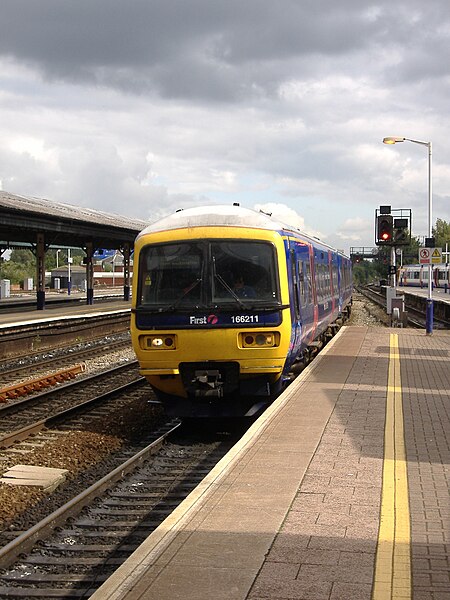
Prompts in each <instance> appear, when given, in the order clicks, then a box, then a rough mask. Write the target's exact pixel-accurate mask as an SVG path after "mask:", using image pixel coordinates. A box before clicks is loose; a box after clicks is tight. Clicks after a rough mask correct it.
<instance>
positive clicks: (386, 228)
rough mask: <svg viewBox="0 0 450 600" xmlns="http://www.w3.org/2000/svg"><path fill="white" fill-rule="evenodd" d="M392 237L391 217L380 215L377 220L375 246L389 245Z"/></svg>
mask: <svg viewBox="0 0 450 600" xmlns="http://www.w3.org/2000/svg"><path fill="white" fill-rule="evenodd" d="M392 237H393V220H392V215H380V216H379V217H378V218H377V244H378V245H380V244H390V243H391V242H392Z"/></svg>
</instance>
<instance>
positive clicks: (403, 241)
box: [394, 219, 410, 246]
mask: <svg viewBox="0 0 450 600" xmlns="http://www.w3.org/2000/svg"><path fill="white" fill-rule="evenodd" d="M409 242H410V235H409V231H408V219H394V246H407V245H408V244H409Z"/></svg>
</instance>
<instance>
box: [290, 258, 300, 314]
mask: <svg viewBox="0 0 450 600" xmlns="http://www.w3.org/2000/svg"><path fill="white" fill-rule="evenodd" d="M296 267H297V265H296V264H295V253H294V250H291V268H292V280H293V282H294V309H295V318H296V319H299V318H300V305H299V281H298V274H297V268H296Z"/></svg>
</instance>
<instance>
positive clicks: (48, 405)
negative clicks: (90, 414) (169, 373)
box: [0, 361, 145, 448]
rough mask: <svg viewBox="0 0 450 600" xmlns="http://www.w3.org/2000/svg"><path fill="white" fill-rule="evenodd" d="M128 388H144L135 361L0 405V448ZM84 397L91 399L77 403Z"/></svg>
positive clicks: (21, 439) (143, 382) (8, 445)
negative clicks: (124, 387)
mask: <svg viewBox="0 0 450 600" xmlns="http://www.w3.org/2000/svg"><path fill="white" fill-rule="evenodd" d="M129 385H132V386H135V385H139V386H143V385H145V379H144V378H143V377H140V376H139V374H138V371H137V361H133V362H132V363H128V364H126V365H120V366H118V367H117V366H116V367H113V368H112V369H108V370H106V371H102V372H101V373H97V374H95V375H91V376H89V377H86V378H85V379H81V380H79V381H72V382H69V383H66V384H64V385H62V386H60V387H59V388H58V389H55V390H50V391H45V392H41V393H38V394H35V395H33V396H31V397H29V398H25V399H23V400H20V401H17V402H14V403H12V404H7V405H3V406H1V407H0V447H1V448H8V447H10V446H11V445H12V444H13V443H14V442H16V441H23V440H24V439H26V438H27V437H29V436H30V435H32V434H35V433H36V432H37V431H40V430H42V429H44V428H45V427H50V426H53V425H54V424H55V423H56V422H57V421H60V420H61V419H63V418H67V417H69V416H72V415H73V414H74V413H76V412H80V411H83V410H86V409H88V408H91V407H93V406H95V405H98V404H100V403H102V402H105V401H106V400H109V399H110V398H111V397H112V396H113V395H114V394H117V393H118V392H120V391H121V388H123V386H129ZM126 389H128V387H127V388H126ZM87 395H90V396H91V397H90V398H89V399H88V400H83V401H82V402H80V396H81V397H86V396H87Z"/></svg>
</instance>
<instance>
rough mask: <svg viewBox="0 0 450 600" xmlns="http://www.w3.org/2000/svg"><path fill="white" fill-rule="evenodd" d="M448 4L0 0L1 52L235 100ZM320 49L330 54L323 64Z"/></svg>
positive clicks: (384, 37) (143, 87) (49, 70)
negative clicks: (309, 64)
mask: <svg viewBox="0 0 450 600" xmlns="http://www.w3.org/2000/svg"><path fill="white" fill-rule="evenodd" d="M443 2H444V0H443ZM443 6H444V4H443V3H441V2H434V3H431V8H430V4H427V5H423V3H420V2H418V1H416V0H414V1H410V2H400V3H399V2H397V3H390V2H387V0H383V1H380V2H378V4H377V5H376V6H375V7H373V8H372V7H370V6H367V5H366V4H365V3H361V2H358V1H357V0H344V1H342V2H339V3H336V2H335V1H334V0H327V1H324V0H323V1H319V2H317V1H315V2H313V1H312V0H309V1H304V2H297V1H294V0H284V1H280V2H272V0H266V1H264V0H246V1H245V2H242V1H239V2H238V1H237V0H228V1H227V2H212V1H211V0H190V1H189V2H186V1H185V0H172V1H168V0H151V1H150V0H132V1H130V2H124V1H123V0H96V1H95V2H93V1H85V2H82V1H79V0H71V1H65V2H61V0H39V2H36V1H35V0H3V1H2V19H1V23H2V25H0V54H2V55H6V56H9V57H13V58H15V59H16V60H18V61H19V62H20V61H21V62H24V63H26V64H29V65H34V66H35V67H37V68H38V69H39V70H40V71H41V72H42V73H43V74H44V76H45V77H47V78H50V79H61V80H65V81H74V82H77V81H80V82H90V83H91V84H98V85H102V86H109V87H116V88H118V89H120V90H122V91H126V92H130V93H140V94H148V93H154V94H158V95H161V96H162V97H166V98H172V97H173V98H187V99H194V100H202V99H204V100H206V101H211V100H213V101H219V100H220V101H222V102H231V101H240V100H242V99H248V98H251V97H255V98H258V97H263V96H265V95H272V94H274V93H275V91H276V89H277V86H278V85H279V84H280V83H281V82H282V81H284V80H286V79H290V78H293V77H299V76H301V75H302V72H303V70H305V71H306V72H307V71H308V69H309V66H308V63H311V62H312V63H313V64H314V65H315V69H316V72H317V74H318V75H320V71H321V69H324V68H328V69H330V70H332V69H333V68H336V65H335V64H334V62H333V61H334V60H335V59H336V58H337V57H339V56H342V55H344V56H345V55H347V54H350V53H351V52H355V51H356V52H363V51H365V49H367V48H368V47H371V46H373V45H374V44H375V45H376V44H379V45H380V46H382V45H383V44H387V45H388V47H389V45H393V46H394V47H395V44H398V43H399V42H402V43H403V42H407V43H408V44H409V45H410V46H411V47H412V46H413V45H414V41H415V42H417V36H419V37H420V38H423V37H424V36H427V35H429V33H430V32H431V31H433V30H434V31H436V29H437V27H438V25H439V15H440V14H442V12H441V13H440V11H439V10H438V8H439V7H440V8H441V11H442V7H443ZM433 7H434V9H433ZM413 40H414V41H413ZM321 57H322V58H325V57H327V58H328V59H331V62H328V61H325V62H324V63H323V64H321V60H320V58H321ZM415 58H416V59H418V60H419V61H423V62H424V64H425V65H429V64H430V62H431V60H432V56H431V55H427V54H426V53H424V54H421V55H420V56H418V57H415ZM445 59H446V57H442V61H439V62H440V63H441V64H443V61H444V60H445ZM414 62H416V60H415V61H414ZM356 65H357V63H355V67H354V68H356ZM410 65H411V59H410V58H408V56H407V55H406V56H405V57H404V58H403V59H402V61H401V64H400V65H399V66H398V67H397V69H396V71H397V74H398V76H400V77H404V78H407V77H409V76H410V75H409V70H410V69H411V67H410Z"/></svg>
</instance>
